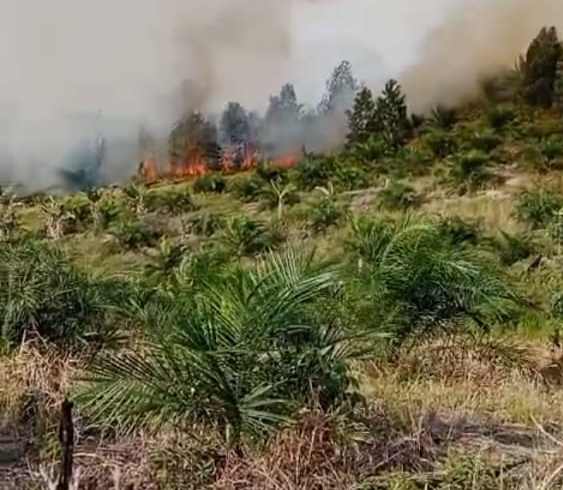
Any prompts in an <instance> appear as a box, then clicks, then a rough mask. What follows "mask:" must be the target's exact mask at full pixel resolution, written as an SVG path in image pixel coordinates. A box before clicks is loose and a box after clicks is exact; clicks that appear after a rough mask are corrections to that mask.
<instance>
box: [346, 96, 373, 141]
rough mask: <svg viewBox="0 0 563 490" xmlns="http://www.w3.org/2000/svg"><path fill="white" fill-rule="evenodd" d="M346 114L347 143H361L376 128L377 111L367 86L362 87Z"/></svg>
mask: <svg viewBox="0 0 563 490" xmlns="http://www.w3.org/2000/svg"><path fill="white" fill-rule="evenodd" d="M346 115H347V116H348V131H349V132H348V136H347V140H348V143H363V142H365V141H366V140H367V139H368V138H369V136H370V134H372V133H374V132H375V131H377V129H378V121H377V113H376V111H375V101H374V100H373V94H372V92H371V90H370V89H369V88H367V87H363V88H362V89H361V90H360V91H359V92H358V93H357V94H356V97H355V99H354V106H353V108H352V110H351V111H350V110H349V111H347V112H346Z"/></svg>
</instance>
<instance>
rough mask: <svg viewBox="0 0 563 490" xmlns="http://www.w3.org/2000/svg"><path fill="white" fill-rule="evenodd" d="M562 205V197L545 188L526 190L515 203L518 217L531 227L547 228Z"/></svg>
mask: <svg viewBox="0 0 563 490" xmlns="http://www.w3.org/2000/svg"><path fill="white" fill-rule="evenodd" d="M562 207H563V198H562V197H561V196H558V195H557V194H554V193H552V192H550V191H546V190H537V191H527V192H524V193H522V194H521V195H520V197H519V199H518V203H517V205H516V212H517V214H518V217H519V219H521V220H522V221H524V222H526V223H528V224H529V225H530V226H531V227H532V228H547V227H548V226H549V225H550V223H551V222H552V220H553V218H554V217H555V215H556V214H557V213H558V212H559V210H560V209H561V208H562Z"/></svg>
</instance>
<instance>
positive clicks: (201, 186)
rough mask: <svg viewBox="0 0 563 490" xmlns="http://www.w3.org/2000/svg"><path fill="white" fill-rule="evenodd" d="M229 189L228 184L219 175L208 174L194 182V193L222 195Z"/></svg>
mask: <svg viewBox="0 0 563 490" xmlns="http://www.w3.org/2000/svg"><path fill="white" fill-rule="evenodd" d="M226 188H227V182H226V180H225V178H224V177H223V176H221V175H219V174H215V173H208V174H204V175H201V176H199V177H198V178H197V179H196V180H195V182H194V192H195V193H202V192H208V193H215V194H222V193H223V192H225V189H226Z"/></svg>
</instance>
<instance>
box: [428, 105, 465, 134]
mask: <svg viewBox="0 0 563 490" xmlns="http://www.w3.org/2000/svg"><path fill="white" fill-rule="evenodd" d="M430 121H431V122H432V124H434V125H435V126H437V127H439V128H442V129H451V128H453V127H454V126H455V124H456V123H457V122H458V121H459V114H458V112H457V109H456V108H455V107H446V106H443V105H438V106H436V107H435V108H434V109H432V114H431V117H430Z"/></svg>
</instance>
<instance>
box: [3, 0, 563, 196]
mask: <svg viewBox="0 0 563 490" xmlns="http://www.w3.org/2000/svg"><path fill="white" fill-rule="evenodd" d="M560 4H561V2H560V0H559V1H556V0H533V1H532V0H416V1H414V0H0V66H1V67H2V76H1V77H0V178H2V177H4V178H11V179H17V180H20V181H25V182H26V183H27V184H29V185H33V186H36V187H37V186H41V187H43V186H48V185H50V184H52V183H54V181H55V180H56V172H55V169H56V168H58V167H59V166H60V165H61V162H62V161H63V160H64V156H65V154H66V153H67V151H68V150H69V149H71V148H72V147H74V146H77V145H78V144H79V143H80V141H81V139H84V138H90V139H91V138H94V137H95V135H96V133H97V132H101V133H102V134H103V135H104V136H106V137H107V138H108V143H109V154H108V157H109V162H108V164H107V166H108V167H109V168H110V169H112V170H115V172H114V174H115V175H119V173H120V172H121V174H122V175H129V174H130V173H132V172H133V171H134V169H135V159H136V157H137V156H136V151H137V150H136V144H137V131H138V129H139V126H140V125H141V124H143V125H144V126H145V127H148V128H149V129H152V130H153V131H155V132H157V133H158V132H161V133H162V134H163V135H164V134H166V132H167V131H168V129H169V128H170V126H171V125H172V123H173V121H174V118H175V117H177V116H178V115H179V114H180V113H181V112H182V111H183V110H185V109H186V106H188V105H189V106H190V107H193V108H200V109H203V110H208V111H218V110H219V109H220V108H221V107H222V106H223V104H224V103H225V102H227V101H228V100H238V101H240V102H242V103H243V104H244V105H245V106H246V107H248V108H251V109H258V110H260V109H264V107H265V105H266V104H267V101H268V96H269V95H270V94H272V93H275V92H277V91H278V90H279V87H280V86H281V85H282V84H283V83H285V82H294V83H295V85H296V88H297V91H298V96H299V97H300V99H301V100H305V101H306V102H308V103H310V104H312V105H314V104H316V102H317V101H318V99H319V98H320V95H321V92H322V90H323V83H324V80H325V79H326V77H327V76H328V74H329V73H330V71H331V69H332V68H333V67H334V66H335V65H336V64H337V63H338V62H340V61H341V60H342V59H348V60H350V61H351V62H352V64H353V66H354V69H355V71H356V74H357V76H358V78H359V79H360V80H362V81H365V82H367V83H368V84H370V85H372V86H373V87H374V88H377V87H378V86H379V84H380V83H382V82H383V81H384V80H385V78H387V77H389V76H399V77H400V75H401V74H404V78H405V85H406V88H407V89H408V94H409V96H411V97H412V98H413V99H414V100H415V101H416V102H417V103H424V102H425V100H426V99H428V100H430V99H432V100H433V99H435V98H436V97H437V95H444V93H446V94H448V95H450V96H457V95H456V92H458V91H464V90H466V89H468V87H469V88H471V87H470V86H471V84H467V83H465V82H466V81H467V80H470V79H472V77H473V78H475V77H476V73H477V72H479V71H480V70H481V69H482V68H488V67H489V66H491V65H492V64H494V63H497V62H511V57H513V56H515V55H516V54H517V53H519V52H520V51H521V50H522V49H523V48H524V47H525V43H526V42H527V41H528V40H529V38H530V37H531V36H533V34H534V33H535V32H536V31H537V30H539V28H540V27H541V26H542V25H543V24H547V23H553V19H554V15H555V14H559V13H561V6H560ZM560 18H561V17H560ZM463 19H467V20H463ZM507 22H509V23H511V24H512V25H510V26H506V25H505V26H499V23H507ZM439 26H442V27H441V28H440V29H438V30H436V29H437V28H438V27H439ZM515 31H516V33H515ZM456 33H459V36H457V37H456ZM511 33H512V34H511ZM428 39H430V41H428ZM494 43H500V44H499V46H500V45H502V46H503V48H502V49H501V48H500V47H497V48H496V49H495V50H494V51H493V54H494V55H493V54H491V51H490V50H488V46H491V45H494ZM485 55H487V56H485ZM501 58H502V59H501ZM482 59H486V61H487V62H486V63H485V64H482V63H481V60H482ZM448 63H449V64H452V66H453V67H454V68H453V69H450V68H449V66H448ZM412 66H414V67H415V69H414V70H409V67H412ZM437 66H440V70H438V71H439V75H440V77H441V78H442V80H443V79H446V80H452V81H455V80H458V81H461V82H463V83H453V82H452V83H451V84H445V85H438V84H436V81H435V79H434V78H435V74H436V67H437ZM186 80H190V83H189V84H188V85H187V87H188V88H189V89H186V88H185V86H184V89H183V90H180V87H181V83H182V82H183V81H186ZM436 87H438V89H437V88H436ZM96 114H101V116H96V117H95V115H96ZM118 147H119V148H120V149H119V151H118V150H117V148H118Z"/></svg>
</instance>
